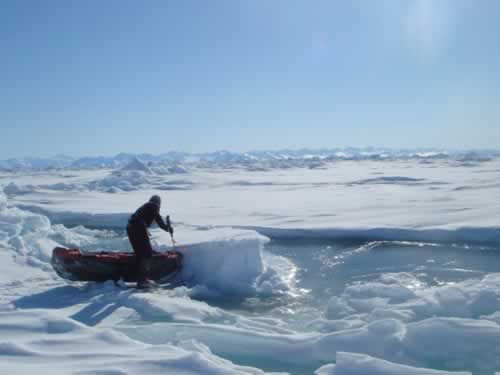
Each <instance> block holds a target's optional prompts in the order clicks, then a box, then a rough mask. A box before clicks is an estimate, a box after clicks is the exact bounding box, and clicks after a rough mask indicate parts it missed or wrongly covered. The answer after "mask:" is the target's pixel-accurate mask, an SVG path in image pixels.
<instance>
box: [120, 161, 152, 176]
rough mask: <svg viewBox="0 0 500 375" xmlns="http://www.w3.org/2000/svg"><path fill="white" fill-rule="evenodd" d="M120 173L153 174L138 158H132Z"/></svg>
mask: <svg viewBox="0 0 500 375" xmlns="http://www.w3.org/2000/svg"><path fill="white" fill-rule="evenodd" d="M121 170H122V171H141V172H145V173H147V174H153V171H152V170H151V168H149V167H148V166H147V165H146V164H144V163H143V162H142V161H141V160H139V158H137V157H133V158H132V159H131V160H130V162H129V163H128V164H126V165H125V166H124V167H123V168H121Z"/></svg>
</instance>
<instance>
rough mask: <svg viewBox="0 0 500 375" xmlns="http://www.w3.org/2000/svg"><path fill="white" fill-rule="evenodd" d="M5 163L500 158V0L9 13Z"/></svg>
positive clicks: (18, 7) (275, 1) (3, 60)
mask: <svg viewBox="0 0 500 375" xmlns="http://www.w3.org/2000/svg"><path fill="white" fill-rule="evenodd" d="M0 51H1V55H0V129H1V130H0V158H2V159H5V158H9V157H21V156H28V155H30V156H50V155H55V154H58V153H66V154H69V155H73V156H82V155H96V154H100V155H111V154H115V153H118V152H121V151H125V152H150V153H161V152H165V151H170V150H180V151H191V152H197V151H214V150H219V149H227V150H234V151H238V150H239V151H246V150H254V149H278V148H302V147H310V148H319V147H343V146H369V145H372V146H383V147H395V148H400V147H438V148H500V1H497V0H474V1H472V0H377V1H369V0H349V1H346V0H338V1H336V0H325V1H322V0H315V1H307V0H304V1H293V0H287V1H285V0H272V1H269V0H227V1H217V0H215V1H201V0H196V1H191V0H181V1H173V0H172V1H168V0H158V1H152V0H145V1H126V0H116V1H112V0H111V1H110V0H106V1H101V0H85V1H72V0H60V1H59V0H48V1H38V0H33V1H28V0H23V1H18V0H12V1H11V0H2V1H0Z"/></svg>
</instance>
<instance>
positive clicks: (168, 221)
mask: <svg viewBox="0 0 500 375" xmlns="http://www.w3.org/2000/svg"><path fill="white" fill-rule="evenodd" d="M167 226H168V227H169V228H172V225H171V223H170V215H167ZM169 233H170V238H171V239H172V248H173V249H174V251H175V240H174V234H173V233H172V232H169Z"/></svg>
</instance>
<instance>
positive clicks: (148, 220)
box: [127, 195, 174, 288]
mask: <svg viewBox="0 0 500 375" xmlns="http://www.w3.org/2000/svg"><path fill="white" fill-rule="evenodd" d="M160 207H161V198H160V197H159V196H158V195H153V196H152V197H151V198H150V199H149V202H147V203H145V204H143V205H142V206H141V207H139V208H138V209H137V211H135V212H134V213H133V214H132V215H131V216H130V218H129V220H128V224H127V235H128V238H129V241H130V244H131V245H132V248H133V249H134V253H135V256H136V261H137V262H136V267H137V286H138V287H141V288H142V287H148V286H151V285H154V282H152V281H151V280H149V278H148V273H149V268H150V259H151V257H152V256H153V248H152V247H151V241H150V240H149V232H148V228H149V227H150V226H151V224H153V222H156V224H158V226H159V227H160V228H161V229H163V230H164V231H166V232H169V233H170V235H172V234H173V233H174V229H173V228H172V226H171V225H170V221H169V220H167V223H165V222H164V221H163V219H162V217H161V216H160Z"/></svg>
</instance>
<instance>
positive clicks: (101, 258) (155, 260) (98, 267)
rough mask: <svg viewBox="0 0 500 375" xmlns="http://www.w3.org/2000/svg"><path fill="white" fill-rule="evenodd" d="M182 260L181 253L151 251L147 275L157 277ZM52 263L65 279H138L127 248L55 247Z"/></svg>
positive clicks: (168, 271) (133, 258)
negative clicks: (84, 249)
mask: <svg viewBox="0 0 500 375" xmlns="http://www.w3.org/2000/svg"><path fill="white" fill-rule="evenodd" d="M181 261H182V254H180V253H178V252H175V251H169V252H166V253H154V254H153V257H152V258H151V268H150V272H149V274H148V277H149V278H150V279H153V280H155V281H159V280H161V279H163V278H165V277H167V276H169V275H170V274H172V273H173V272H176V271H177V270H179V269H180V268H181ZM51 263H52V267H54V270H55V271H56V272H57V274H58V275H59V276H61V277H62V278H64V279H68V280H73V281H106V280H114V281H118V280H120V279H123V280H125V281H130V282H132V281H137V267H136V261H135V255H134V253H130V252H104V251H103V252H82V251H80V250H79V249H66V248H63V247H56V248H55V249H54V250H53V251H52V260H51Z"/></svg>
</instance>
